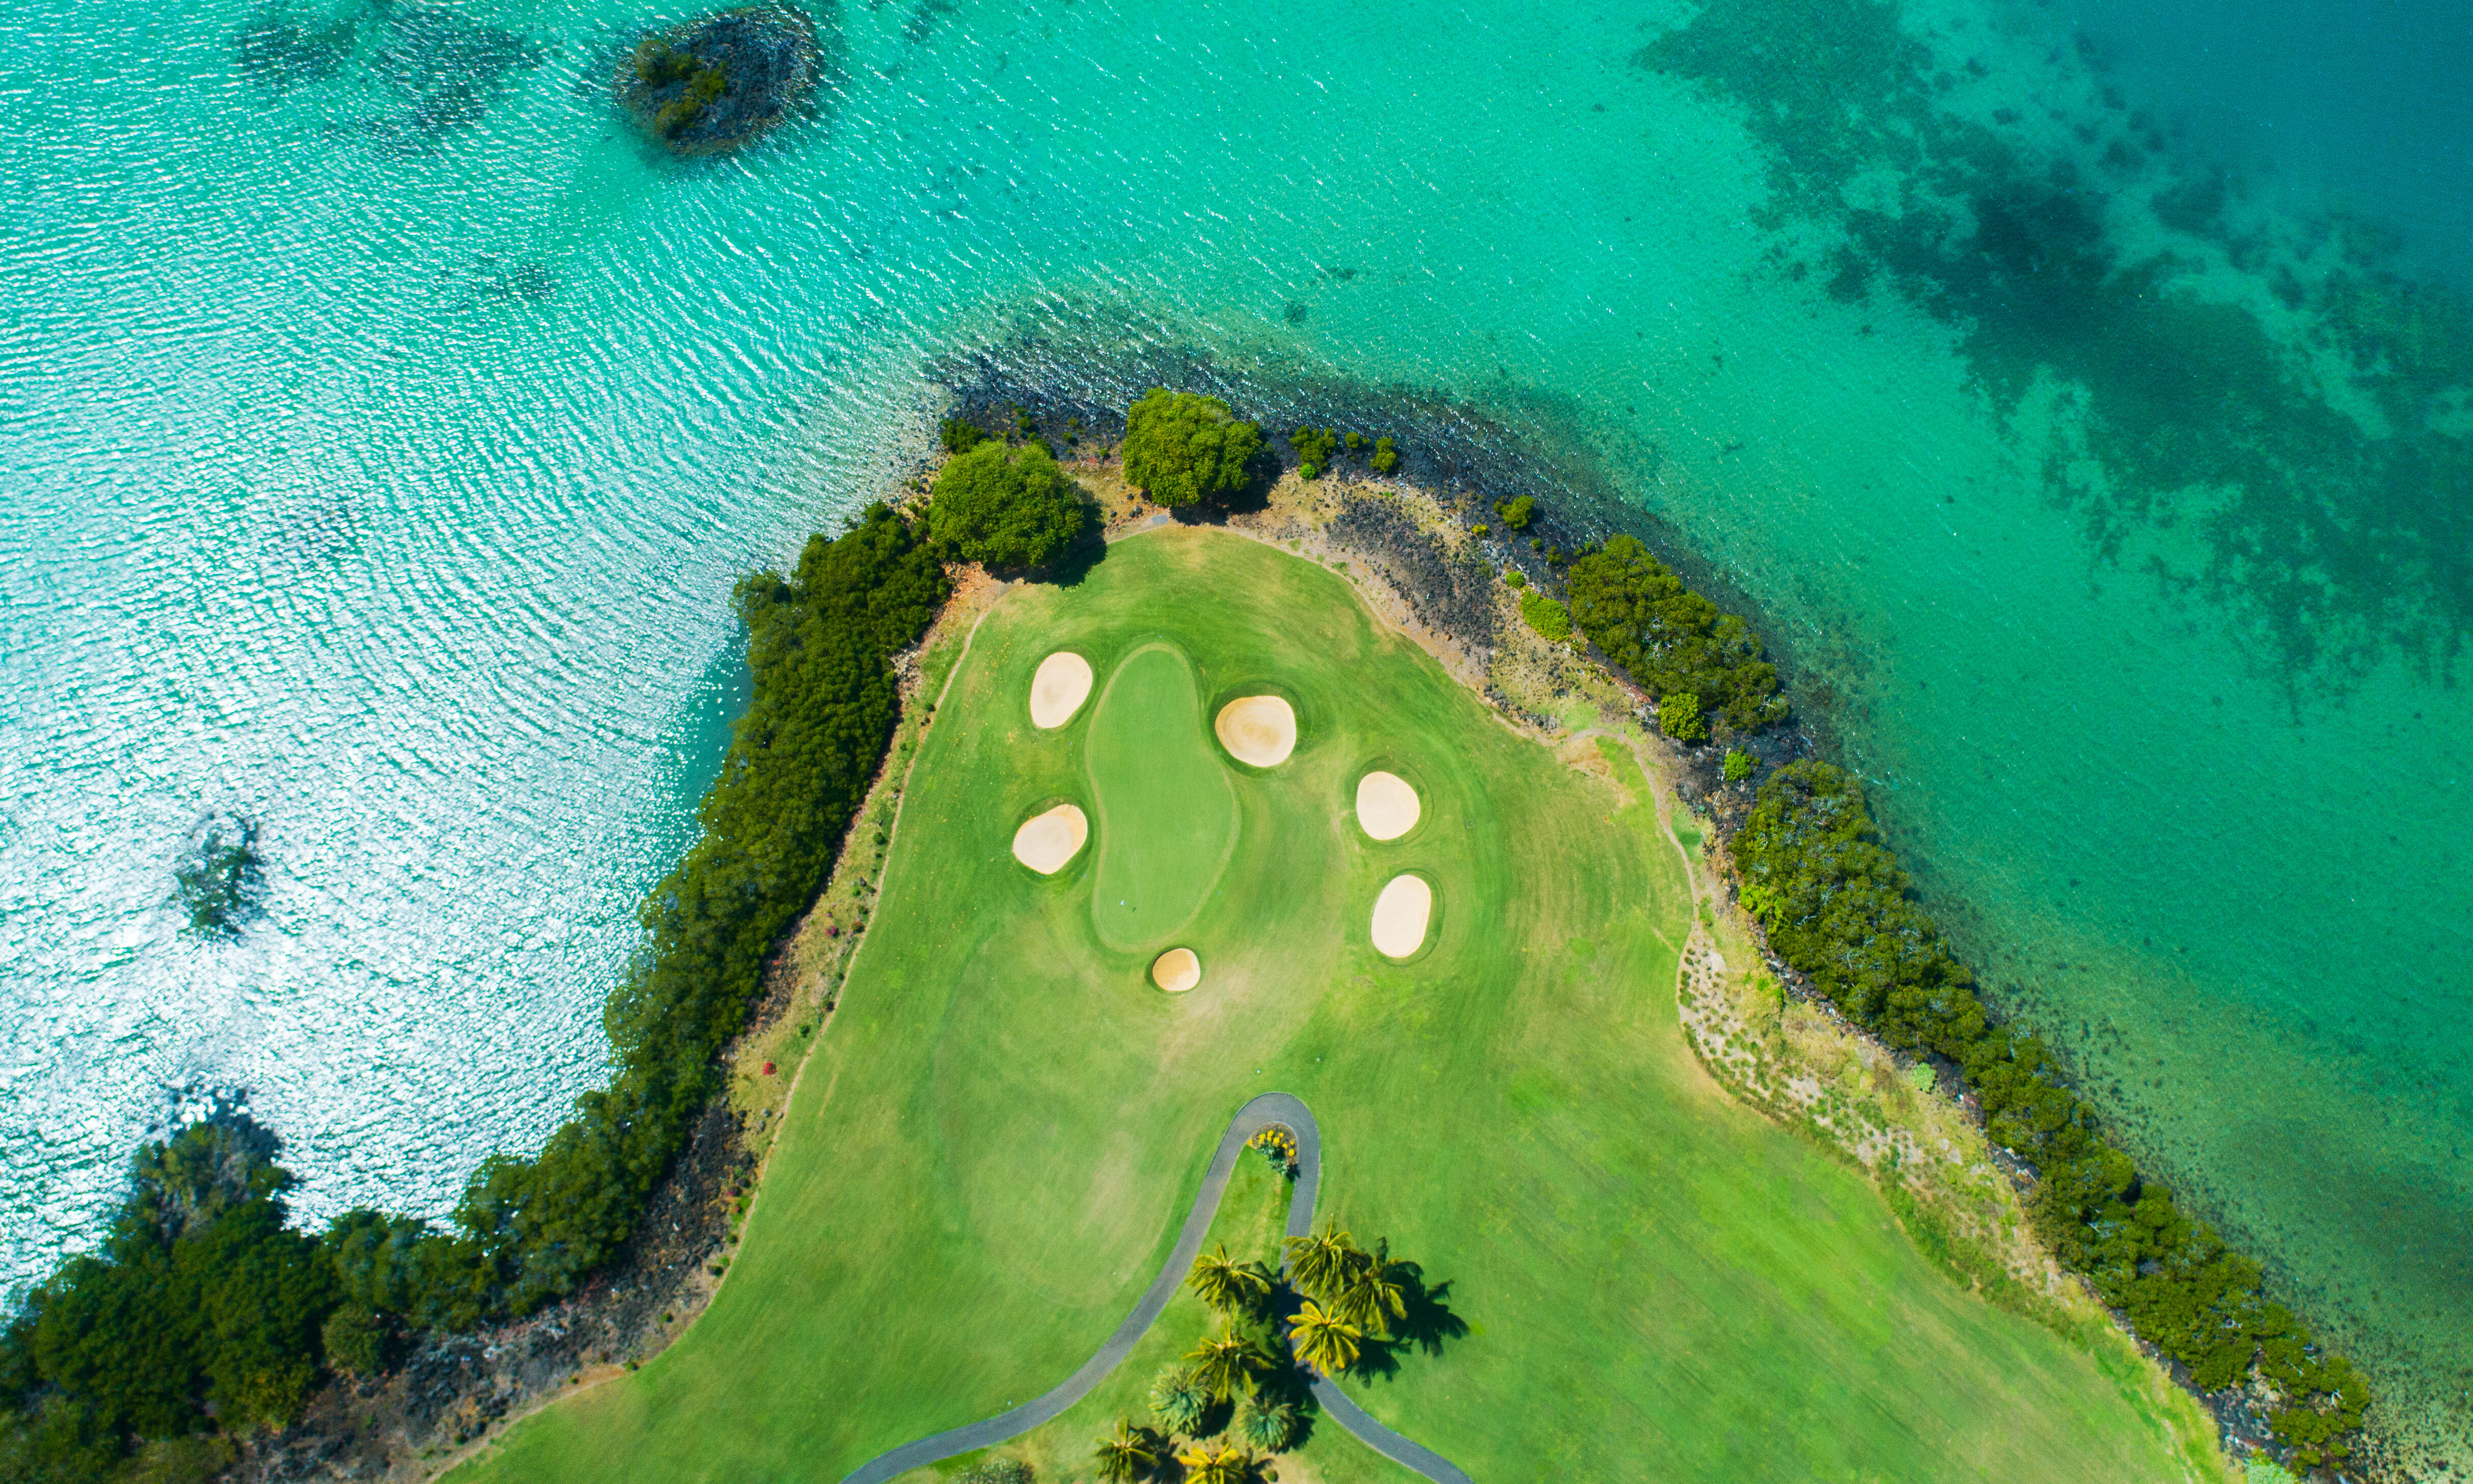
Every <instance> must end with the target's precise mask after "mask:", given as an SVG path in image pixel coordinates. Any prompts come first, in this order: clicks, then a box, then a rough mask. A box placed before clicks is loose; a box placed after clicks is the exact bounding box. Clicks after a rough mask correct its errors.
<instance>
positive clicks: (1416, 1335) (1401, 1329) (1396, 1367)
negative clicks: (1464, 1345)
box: [1350, 1262, 1469, 1380]
mask: <svg viewBox="0 0 2473 1484" xmlns="http://www.w3.org/2000/svg"><path fill="white" fill-rule="evenodd" d="M1403 1266H1404V1267H1405V1268H1406V1269H1407V1274H1406V1278H1407V1281H1406V1282H1405V1284H1403V1285H1402V1286H1403V1287H1404V1288H1405V1293H1403V1294H1402V1296H1401V1297H1402V1301H1403V1303H1402V1307H1403V1308H1405V1310H1406V1312H1405V1313H1404V1314H1402V1315H1401V1316H1400V1317H1399V1318H1398V1319H1395V1320H1393V1321H1392V1323H1391V1332H1390V1333H1389V1334H1388V1335H1386V1336H1384V1337H1382V1338H1381V1339H1376V1338H1374V1337H1373V1336H1371V1335H1369V1336H1367V1337H1366V1340H1365V1345H1364V1347H1363V1349H1362V1350H1360V1351H1359V1352H1358V1353H1357V1364H1356V1365H1355V1366H1352V1367H1351V1368H1350V1370H1351V1371H1352V1372H1353V1373H1354V1374H1355V1375H1357V1376H1359V1377H1361V1378H1363V1379H1366V1380H1375V1379H1387V1378H1388V1377H1390V1376H1396V1375H1398V1374H1399V1371H1400V1359H1401V1357H1402V1356H1404V1355H1405V1354H1407V1353H1408V1352H1411V1351H1416V1352H1422V1353H1424V1354H1427V1355H1440V1354H1441V1353H1442V1352H1443V1346H1444V1344H1445V1343H1446V1342H1447V1341H1451V1340H1456V1339H1459V1338H1461V1337H1463V1336H1465V1335H1466V1334H1467V1333H1468V1332H1469V1327H1468V1321H1467V1320H1464V1319H1462V1318H1460V1316H1459V1315H1457V1314H1454V1313H1453V1312H1452V1306H1451V1295H1452V1285H1451V1284H1450V1283H1448V1282H1442V1283H1435V1284H1432V1285H1431V1286H1429V1285H1428V1284H1427V1282H1426V1275H1425V1273H1424V1272H1423V1271H1422V1270H1421V1269H1419V1268H1418V1266H1417V1265H1416V1264H1415V1263H1413V1262H1410V1263H1405V1264H1403Z"/></svg>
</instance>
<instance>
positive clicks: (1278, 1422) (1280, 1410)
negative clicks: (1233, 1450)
mask: <svg viewBox="0 0 2473 1484" xmlns="http://www.w3.org/2000/svg"><path fill="white" fill-rule="evenodd" d="M1228 1430H1229V1432H1230V1433H1231V1434H1233V1435H1234V1436H1235V1437H1236V1441H1237V1442H1239V1443H1242V1444H1244V1445H1245V1446H1246V1447H1248V1448H1261V1450H1262V1451H1263V1452H1265V1453H1285V1452H1286V1451H1287V1450H1288V1445H1290V1444H1292V1443H1294V1442H1295V1441H1296V1438H1297V1408H1296V1403H1294V1402H1292V1401H1269V1400H1263V1399H1262V1398H1261V1397H1256V1396H1248V1397H1245V1398H1243V1399H1241V1400H1238V1401H1237V1403H1236V1417H1235V1418H1234V1419H1233V1420H1231V1421H1230V1423H1229V1424H1228Z"/></svg>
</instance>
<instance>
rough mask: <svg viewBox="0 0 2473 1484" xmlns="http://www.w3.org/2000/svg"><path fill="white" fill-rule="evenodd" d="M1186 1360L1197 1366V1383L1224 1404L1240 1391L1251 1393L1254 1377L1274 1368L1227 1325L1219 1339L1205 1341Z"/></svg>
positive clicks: (1195, 1371)
mask: <svg viewBox="0 0 2473 1484" xmlns="http://www.w3.org/2000/svg"><path fill="white" fill-rule="evenodd" d="M1185 1358H1186V1359H1188V1360H1190V1361H1192V1362H1193V1363H1194V1365H1193V1378H1194V1380H1195V1381H1196V1382H1197V1383H1199V1384H1200V1385H1201V1386H1202V1387H1203V1388H1204V1389H1205V1390H1207V1391H1209V1392H1210V1393H1211V1395H1212V1396H1213V1397H1215V1398H1217V1399H1218V1400H1222V1401H1225V1400H1228V1399H1229V1398H1231V1397H1233V1396H1236V1394H1237V1393H1238V1392H1251V1391H1252V1390H1253V1389H1254V1377H1255V1376H1257V1375H1259V1374H1261V1372H1264V1371H1267V1370H1269V1369H1271V1363H1270V1362H1269V1361H1268V1360H1266V1359H1264V1358H1263V1357H1262V1352H1261V1351H1259V1350H1256V1349H1255V1348H1254V1342H1253V1341H1251V1340H1245V1339H1239V1338H1237V1335H1236V1330H1235V1329H1234V1328H1228V1327H1225V1326H1223V1327H1222V1328H1221V1329H1220V1331H1219V1337H1218V1338H1217V1339H1215V1340H1214V1339H1208V1338H1206V1339H1204V1340H1203V1342H1202V1343H1201V1344H1199V1345H1197V1346H1195V1347H1194V1348H1193V1351H1192V1352H1191V1353H1190V1354H1188V1355H1187V1356H1186V1357H1185Z"/></svg>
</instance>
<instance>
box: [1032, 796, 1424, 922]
mask: <svg viewBox="0 0 2473 1484" xmlns="http://www.w3.org/2000/svg"><path fill="white" fill-rule="evenodd" d="M1090 838H1091V822H1090V821H1089V820H1086V819H1084V818H1083V817H1082V811H1081V810H1079V809H1077V808H1075V807H1073V805H1071V804H1069V803H1060V804H1058V805H1057V806H1056V807H1055V808H1053V809H1050V810H1048V811H1047V812H1046V813H1044V814H1035V815H1032V816H1031V817H1030V818H1029V819H1026V820H1024V821H1022V825H1021V827H1020V829H1017V830H1015V831H1014V832H1013V858H1014V859H1016V860H1018V861H1020V862H1021V863H1022V864H1023V865H1025V866H1028V867H1029V868H1030V869H1031V870H1033V871H1036V872H1038V873H1039V874H1041V875H1044V876H1052V875H1054V874H1057V873H1058V872H1060V871H1062V870H1064V869H1065V863H1066V862H1067V861H1069V860H1071V859H1072V858H1073V857H1074V856H1075V855H1077V854H1079V853H1081V850H1082V842H1083V841H1085V840H1088V839H1090ZM1421 921H1422V920H1421Z"/></svg>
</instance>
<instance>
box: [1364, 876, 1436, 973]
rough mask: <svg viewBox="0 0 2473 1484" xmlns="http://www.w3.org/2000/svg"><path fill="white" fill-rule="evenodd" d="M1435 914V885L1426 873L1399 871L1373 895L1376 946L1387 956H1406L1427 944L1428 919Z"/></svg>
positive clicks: (1376, 949) (1377, 949) (1376, 948)
mask: <svg viewBox="0 0 2473 1484" xmlns="http://www.w3.org/2000/svg"><path fill="white" fill-rule="evenodd" d="M1433 915H1434V889H1433V888H1432V887H1430V886H1428V885H1427V884H1426V878H1425V877H1424V876H1412V875H1398V876H1393V877H1392V878H1391V881H1390V884H1389V885H1387V886H1385V887H1383V888H1382V895H1381V896H1380V897H1377V898H1374V947H1375V951H1377V952H1379V953H1381V954H1382V955H1383V956H1384V957H1385V958H1406V957H1407V956H1408V955H1409V954H1411V953H1414V952H1416V951H1417V950H1418V949H1419V948H1421V947H1424V946H1425V945H1426V923H1427V922H1429V921H1430V920H1431V919H1432V917H1433Z"/></svg>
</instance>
